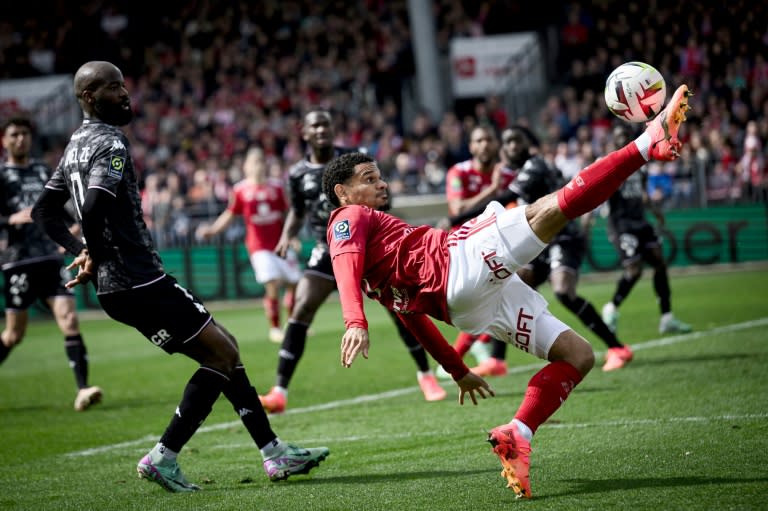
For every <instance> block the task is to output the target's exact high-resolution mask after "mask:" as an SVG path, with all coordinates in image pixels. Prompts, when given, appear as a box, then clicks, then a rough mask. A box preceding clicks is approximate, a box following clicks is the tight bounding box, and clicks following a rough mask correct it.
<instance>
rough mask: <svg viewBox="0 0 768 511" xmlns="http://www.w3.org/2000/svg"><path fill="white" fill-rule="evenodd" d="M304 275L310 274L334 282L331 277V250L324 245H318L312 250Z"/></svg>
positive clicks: (334, 279) (333, 278)
mask: <svg viewBox="0 0 768 511" xmlns="http://www.w3.org/2000/svg"><path fill="white" fill-rule="evenodd" d="M304 273H310V274H312V275H315V276H317V277H321V278H325V279H328V280H332V281H334V282H335V281H336V278H335V277H334V276H333V262H332V261H331V249H330V248H328V245H326V244H325V243H318V244H316V245H315V246H314V247H313V248H312V253H311V254H310V255H309V261H307V267H306V268H305V269H304Z"/></svg>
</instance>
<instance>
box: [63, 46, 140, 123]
mask: <svg viewBox="0 0 768 511" xmlns="http://www.w3.org/2000/svg"><path fill="white" fill-rule="evenodd" d="M74 88H75V96H76V97H77V100H78V101H79V103H80V108H82V110H83V113H84V114H85V116H86V117H87V118H97V119H99V120H101V121H104V122H106V123H108V124H112V125H115V126H122V125H124V124H128V123H129V122H130V121H131V118H132V117H133V113H132V111H131V100H130V98H129V97H128V91H127V90H126V88H125V81H124V80H123V73H122V72H121V71H120V69H118V67H117V66H115V65H114V64H112V63H111V62H106V61H103V60H93V61H91V62H86V63H85V64H83V65H82V66H80V69H78V70H77V73H75V80H74Z"/></svg>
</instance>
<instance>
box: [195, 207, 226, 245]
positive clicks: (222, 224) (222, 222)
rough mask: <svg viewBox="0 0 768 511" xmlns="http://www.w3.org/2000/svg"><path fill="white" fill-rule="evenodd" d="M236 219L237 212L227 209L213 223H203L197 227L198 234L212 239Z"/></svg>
mask: <svg viewBox="0 0 768 511" xmlns="http://www.w3.org/2000/svg"><path fill="white" fill-rule="evenodd" d="M234 219H235V214H234V213H232V212H231V211H230V210H229V209H225V210H224V211H222V212H221V214H220V215H219V216H218V218H216V220H214V222H213V223H212V224H211V225H201V226H200V227H199V228H198V229H197V235H198V236H199V237H201V238H203V239H210V238H212V237H214V236H216V235H217V234H219V233H220V232H222V231H223V230H224V229H226V228H227V226H229V224H231V223H232V220H234Z"/></svg>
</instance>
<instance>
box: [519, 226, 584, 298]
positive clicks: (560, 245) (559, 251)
mask: <svg viewBox="0 0 768 511" xmlns="http://www.w3.org/2000/svg"><path fill="white" fill-rule="evenodd" d="M585 252H586V240H585V238H581V237H576V238H569V239H565V240H561V241H554V242H553V243H552V244H551V245H549V246H548V247H547V248H546V249H544V251H543V252H542V253H541V254H539V255H538V256H537V257H536V258H535V259H534V260H533V261H531V262H530V263H528V264H526V265H525V268H527V269H528V270H530V271H532V272H533V281H534V284H535V285H534V286H533V287H534V288H536V287H539V286H540V285H541V284H543V283H544V282H546V281H547V279H549V276H550V274H551V273H552V272H556V271H561V270H566V271H573V272H578V271H579V268H580V267H581V263H582V261H583V260H584V254H585Z"/></svg>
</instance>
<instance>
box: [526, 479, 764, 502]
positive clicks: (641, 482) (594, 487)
mask: <svg viewBox="0 0 768 511" xmlns="http://www.w3.org/2000/svg"><path fill="white" fill-rule="evenodd" d="M561 481H562V482H563V483H564V486H566V487H567V488H568V489H567V490H566V491H562V492H560V493H554V494H549V495H542V496H541V497H538V496H537V499H538V498H542V499H543V498H551V497H564V496H573V495H586V494H590V493H606V492H614V491H621V490H642V489H653V488H677V487H686V486H709V485H712V486H723V485H728V484H749V483H765V482H768V477H751V478H731V479H727V478H722V477H718V478H712V477H667V478H664V477H647V478H631V479H616V478H611V479H567V480H561Z"/></svg>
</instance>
